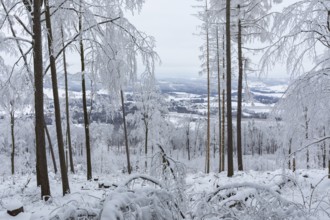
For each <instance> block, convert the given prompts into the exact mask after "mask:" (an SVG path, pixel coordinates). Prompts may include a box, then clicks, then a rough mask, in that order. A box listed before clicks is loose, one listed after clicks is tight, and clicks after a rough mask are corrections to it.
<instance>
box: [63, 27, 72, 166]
mask: <svg viewBox="0 0 330 220" xmlns="http://www.w3.org/2000/svg"><path fill="white" fill-rule="evenodd" d="M61 35H62V46H63V48H64V34H63V27H61ZM63 67H64V81H65V113H66V132H67V142H68V145H69V158H70V171H71V173H74V165H73V156H72V142H71V128H70V111H69V91H68V90H69V88H68V71H67V65H66V54H65V49H63Z"/></svg>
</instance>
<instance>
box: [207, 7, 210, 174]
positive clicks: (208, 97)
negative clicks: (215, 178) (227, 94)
mask: <svg viewBox="0 0 330 220" xmlns="http://www.w3.org/2000/svg"><path fill="white" fill-rule="evenodd" d="M207 10H208V9H207V5H206V13H207ZM207 25H208V24H207ZM206 65H207V145H206V173H209V172H210V142H211V140H210V133H211V132H210V116H211V115H210V77H211V76H210V75H211V73H210V45H209V30H208V27H207V30H206Z"/></svg>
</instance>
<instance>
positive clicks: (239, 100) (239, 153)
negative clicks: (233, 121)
mask: <svg viewBox="0 0 330 220" xmlns="http://www.w3.org/2000/svg"><path fill="white" fill-rule="evenodd" d="M238 10H240V5H238ZM242 90H243V55H242V23H241V19H238V93H237V164H238V170H240V171H242V170H243V155H242Z"/></svg>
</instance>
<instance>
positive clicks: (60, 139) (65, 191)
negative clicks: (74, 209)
mask: <svg viewBox="0 0 330 220" xmlns="http://www.w3.org/2000/svg"><path fill="white" fill-rule="evenodd" d="M45 5H46V26H47V38H48V52H49V60H50V70H51V78H52V86H53V98H54V109H55V124H56V134H57V145H58V153H59V159H60V168H61V178H62V192H63V195H65V194H68V193H70V186H69V179H68V173H67V169H66V161H65V152H64V143H63V133H62V122H61V109H60V100H59V96H58V87H57V71H56V61H55V57H54V51H53V46H54V45H53V33H52V25H51V18H50V7H49V0H45Z"/></svg>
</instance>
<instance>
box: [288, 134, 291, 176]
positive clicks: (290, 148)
mask: <svg viewBox="0 0 330 220" xmlns="http://www.w3.org/2000/svg"><path fill="white" fill-rule="evenodd" d="M291 145H292V138H290V140H289V155H291ZM288 165H289V170H291V156H290V157H289V164H288Z"/></svg>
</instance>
